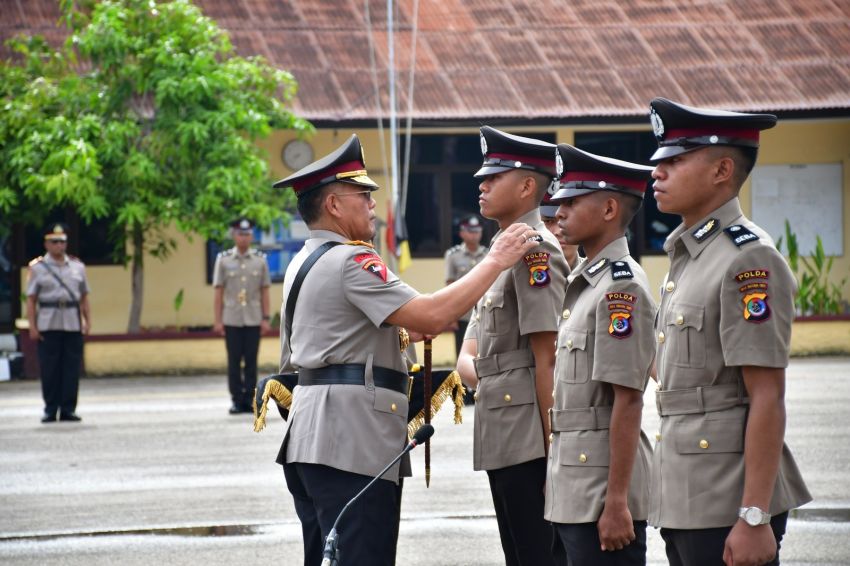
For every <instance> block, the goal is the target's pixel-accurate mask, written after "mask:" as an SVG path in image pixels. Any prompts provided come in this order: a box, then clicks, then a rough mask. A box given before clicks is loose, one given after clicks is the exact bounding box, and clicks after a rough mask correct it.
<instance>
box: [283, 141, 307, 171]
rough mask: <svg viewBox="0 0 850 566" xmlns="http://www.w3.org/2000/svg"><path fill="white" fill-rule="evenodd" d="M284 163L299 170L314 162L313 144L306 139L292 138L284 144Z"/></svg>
mask: <svg viewBox="0 0 850 566" xmlns="http://www.w3.org/2000/svg"><path fill="white" fill-rule="evenodd" d="M281 159H282V160H283V164H284V165H286V166H287V167H289V168H290V169H292V170H293V171H297V170H299V169H301V168H303V167H306V166H307V165H309V164H310V163H312V162H313V146H311V145H310V144H309V143H307V142H306V141H304V140H292V141H290V142H289V143H287V144H286V145H285V146H283V152H282V153H281Z"/></svg>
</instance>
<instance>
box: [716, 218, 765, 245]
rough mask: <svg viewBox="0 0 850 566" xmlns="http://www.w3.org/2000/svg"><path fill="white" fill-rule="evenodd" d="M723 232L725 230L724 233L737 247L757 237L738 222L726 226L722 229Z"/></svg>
mask: <svg viewBox="0 0 850 566" xmlns="http://www.w3.org/2000/svg"><path fill="white" fill-rule="evenodd" d="M723 232H725V233H726V235H727V236H729V239H730V240H732V243H733V244H735V245H736V246H737V247H739V248H740V247H741V246H743V245H745V244H749V243H750V242H755V241H757V240H758V239H759V237H758V235H757V234H754V233H753V232H752V231H750V230H749V229H748V228H745V227H744V226H741V225H740V224H733V225H732V226H728V227H726V228H724V229H723Z"/></svg>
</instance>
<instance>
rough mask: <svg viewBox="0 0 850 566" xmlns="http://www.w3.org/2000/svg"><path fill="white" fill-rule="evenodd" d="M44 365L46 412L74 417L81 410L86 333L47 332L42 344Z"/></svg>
mask: <svg viewBox="0 0 850 566" xmlns="http://www.w3.org/2000/svg"><path fill="white" fill-rule="evenodd" d="M38 363H39V365H40V366H41V394H42V397H44V412H45V413H46V414H48V415H55V414H56V411H57V410H58V411H59V412H60V413H61V414H63V415H70V414H71V413H73V412H74V411H76V410H77V393H78V392H79V389H80V366H81V365H82V363H83V334H82V333H81V332H67V331H65V330H46V331H44V332H42V333H41V340H40V341H39V343H38Z"/></svg>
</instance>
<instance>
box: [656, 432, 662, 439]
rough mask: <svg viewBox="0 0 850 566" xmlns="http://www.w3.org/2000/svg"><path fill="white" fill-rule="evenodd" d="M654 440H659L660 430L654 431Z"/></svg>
mask: <svg viewBox="0 0 850 566" xmlns="http://www.w3.org/2000/svg"><path fill="white" fill-rule="evenodd" d="M655 440H659V441H660V440H661V433H660V432H656V433H655Z"/></svg>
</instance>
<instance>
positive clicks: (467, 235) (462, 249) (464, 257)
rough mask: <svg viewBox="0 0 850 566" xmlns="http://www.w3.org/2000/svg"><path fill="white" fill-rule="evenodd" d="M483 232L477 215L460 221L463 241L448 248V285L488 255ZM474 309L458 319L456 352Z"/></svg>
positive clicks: (457, 352) (460, 233) (461, 344)
mask: <svg viewBox="0 0 850 566" xmlns="http://www.w3.org/2000/svg"><path fill="white" fill-rule="evenodd" d="M482 232H483V229H482V226H481V220H479V219H478V217H477V216H475V215H471V216H467V217H466V218H464V219H463V220H461V221H460V225H459V226H458V235H459V236H460V239H461V240H462V242H461V243H460V244H458V245H456V246H452V247H451V248H449V249H448V250H446V255H445V261H446V285H451V284H452V283H454V282H455V281H457V280H458V279H460V278H461V277H463V276H464V275H466V274H467V272H469V270H470V269H472V268H473V267H475V265H476V264H477V263H478V262H480V261H481V260H482V259H484V256H485V255H487V246H482V245H481V233H482ZM471 315H472V310H470V311H469V312H466V313H464V315H463V316H462V317H460V319H459V320H458V321H457V328H456V329H455V354H456V355H457V354H460V349H461V347H462V346H463V337H464V336H465V335H466V327H467V326H469V317H470V316H471Z"/></svg>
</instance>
